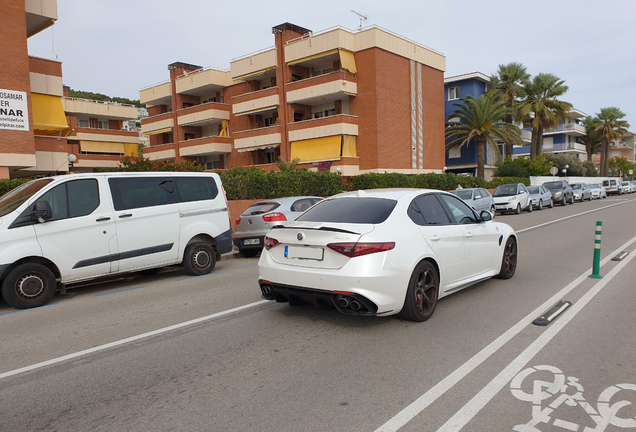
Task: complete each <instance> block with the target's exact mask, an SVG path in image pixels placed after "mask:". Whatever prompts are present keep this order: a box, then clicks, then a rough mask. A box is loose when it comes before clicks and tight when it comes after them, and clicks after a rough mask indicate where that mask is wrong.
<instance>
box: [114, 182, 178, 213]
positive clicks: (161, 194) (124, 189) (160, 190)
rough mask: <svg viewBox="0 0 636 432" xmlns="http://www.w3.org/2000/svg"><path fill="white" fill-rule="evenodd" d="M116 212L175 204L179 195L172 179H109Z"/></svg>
mask: <svg viewBox="0 0 636 432" xmlns="http://www.w3.org/2000/svg"><path fill="white" fill-rule="evenodd" d="M108 185H109V187H110V193H111V195H112V196H113V205H114V206H115V210H130V209H134V208H142V207H153V206H158V205H166V204H174V203H176V202H177V196H176V195H177V194H175V193H174V185H173V183H172V179H171V178H170V177H134V178H133V177H113V178H109V179H108Z"/></svg>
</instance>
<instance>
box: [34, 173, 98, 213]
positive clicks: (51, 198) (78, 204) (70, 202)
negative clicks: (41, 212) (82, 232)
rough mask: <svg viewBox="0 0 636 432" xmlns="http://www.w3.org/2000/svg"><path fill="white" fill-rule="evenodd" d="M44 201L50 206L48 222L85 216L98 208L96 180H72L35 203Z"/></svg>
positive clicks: (55, 188)
mask: <svg viewBox="0 0 636 432" xmlns="http://www.w3.org/2000/svg"><path fill="white" fill-rule="evenodd" d="M43 201H46V202H48V203H49V206H51V210H52V211H53V217H52V218H51V219H49V220H50V221H55V220H61V219H68V218H76V217H80V216H86V215H89V214H91V213H93V212H94V211H95V209H96V208H97V207H98V206H99V192H98V189H97V180H94V179H86V180H73V181H69V182H66V183H63V184H61V185H59V186H56V187H54V188H53V189H51V190H50V191H48V192H47V193H45V194H44V195H42V196H41V197H40V198H38V200H37V202H43Z"/></svg>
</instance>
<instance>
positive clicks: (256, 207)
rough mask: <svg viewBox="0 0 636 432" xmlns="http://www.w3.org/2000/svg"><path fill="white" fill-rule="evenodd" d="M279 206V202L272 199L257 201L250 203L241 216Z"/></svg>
mask: <svg viewBox="0 0 636 432" xmlns="http://www.w3.org/2000/svg"><path fill="white" fill-rule="evenodd" d="M278 207H280V204H279V203H277V202H273V201H267V202H258V203H254V204H252V205H250V206H249V207H248V208H247V210H245V211H244V212H243V214H242V215H241V216H256V215H259V214H263V213H267V212H271V211H272V210H276V209H277V208H278Z"/></svg>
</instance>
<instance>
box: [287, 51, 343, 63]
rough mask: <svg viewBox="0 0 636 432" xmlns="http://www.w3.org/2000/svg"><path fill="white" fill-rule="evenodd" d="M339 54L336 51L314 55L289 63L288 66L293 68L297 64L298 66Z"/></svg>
mask: <svg viewBox="0 0 636 432" xmlns="http://www.w3.org/2000/svg"><path fill="white" fill-rule="evenodd" d="M337 52H338V50H337V49H334V50H331V51H327V52H323V53H320V54H316V55H312V56H308V57H303V58H301V59H298V60H294V61H290V62H289V63H287V65H288V66H292V65H295V64H298V63H302V62H306V61H308V60H313V59H317V58H320V57H325V56H328V55H330V54H335V53H337Z"/></svg>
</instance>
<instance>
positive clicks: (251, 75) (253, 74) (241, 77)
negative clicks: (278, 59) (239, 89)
mask: <svg viewBox="0 0 636 432" xmlns="http://www.w3.org/2000/svg"><path fill="white" fill-rule="evenodd" d="M272 69H276V66H272V67H268V68H266V69H261V70H259V71H256V72H250V73H247V74H245V75H239V76H237V77H235V78H233V79H234V80H243V81H246V80H249V79H251V78H256V77H257V76H261V75H263V74H264V73H266V72H269V71H271V70H272Z"/></svg>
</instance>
